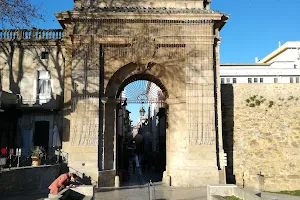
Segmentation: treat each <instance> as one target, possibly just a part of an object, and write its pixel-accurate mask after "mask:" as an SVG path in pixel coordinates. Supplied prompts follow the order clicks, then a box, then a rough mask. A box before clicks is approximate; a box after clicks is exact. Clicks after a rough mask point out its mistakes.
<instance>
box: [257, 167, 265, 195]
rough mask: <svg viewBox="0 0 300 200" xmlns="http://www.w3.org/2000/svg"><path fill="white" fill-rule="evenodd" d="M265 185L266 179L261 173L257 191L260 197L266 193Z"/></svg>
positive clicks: (258, 177) (258, 175) (258, 178)
mask: <svg viewBox="0 0 300 200" xmlns="http://www.w3.org/2000/svg"><path fill="white" fill-rule="evenodd" d="M264 184H265V177H264V175H262V174H261V172H259V174H257V181H256V188H255V189H256V190H257V192H258V196H259V197H261V192H263V191H264Z"/></svg>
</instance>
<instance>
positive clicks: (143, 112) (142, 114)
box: [140, 107, 146, 117]
mask: <svg viewBox="0 0 300 200" xmlns="http://www.w3.org/2000/svg"><path fill="white" fill-rule="evenodd" d="M145 112H146V111H145V109H144V108H143V107H141V109H140V116H141V117H143V116H144V115H145Z"/></svg>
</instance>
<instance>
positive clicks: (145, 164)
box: [116, 74, 168, 185]
mask: <svg viewBox="0 0 300 200" xmlns="http://www.w3.org/2000/svg"><path fill="white" fill-rule="evenodd" d="M116 98H117V99H118V101H119V102H118V104H117V109H116V136H117V137H116V144H117V148H116V149H117V153H116V157H117V158H116V161H117V163H116V170H117V173H118V175H119V177H120V182H121V184H122V185H141V184H144V183H146V182H148V181H149V180H152V181H154V182H159V181H162V175H163V172H164V171H165V170H166V128H167V123H166V122H167V121H166V118H167V115H166V108H167V105H166V102H165V100H166V98H168V92H167V90H166V88H165V86H164V85H163V84H162V83H161V82H160V81H159V80H158V79H157V78H155V77H153V76H152V75H149V74H137V75H133V76H131V77H129V78H127V79H125V80H124V81H123V82H122V84H121V85H120V87H119V90H118V92H117V96H116Z"/></svg>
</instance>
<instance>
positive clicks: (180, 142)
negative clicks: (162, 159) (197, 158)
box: [163, 97, 189, 186]
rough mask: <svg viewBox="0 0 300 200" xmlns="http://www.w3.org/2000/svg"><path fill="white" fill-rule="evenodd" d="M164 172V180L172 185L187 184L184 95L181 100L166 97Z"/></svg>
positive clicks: (186, 136)
mask: <svg viewBox="0 0 300 200" xmlns="http://www.w3.org/2000/svg"><path fill="white" fill-rule="evenodd" d="M166 103H167V105H168V110H167V130H166V172H165V173H164V177H163V179H164V182H165V183H166V184H167V185H169V186H170V185H172V186H188V182H187V181H188V179H189V178H188V174H189V172H188V171H187V169H186V161H187V158H188V135H187V131H186V130H187V126H186V112H185V105H186V104H185V97H182V98H181V100H174V99H171V98H170V99H167V101H166Z"/></svg>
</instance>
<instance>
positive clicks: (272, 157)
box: [222, 84, 300, 191]
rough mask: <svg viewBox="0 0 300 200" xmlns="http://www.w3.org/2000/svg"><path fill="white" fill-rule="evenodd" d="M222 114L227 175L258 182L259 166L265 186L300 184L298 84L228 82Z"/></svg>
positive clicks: (281, 187) (295, 186)
mask: <svg viewBox="0 0 300 200" xmlns="http://www.w3.org/2000/svg"><path fill="white" fill-rule="evenodd" d="M222 114H223V138H224V140H223V141H224V149H225V152H228V153H229V154H228V159H229V162H228V165H229V166H228V168H227V170H229V173H228V172H227V178H228V176H229V177H231V178H234V175H235V179H236V183H237V185H239V186H242V185H244V186H245V187H248V188H255V187H256V186H257V180H258V179H257V174H259V173H260V172H261V174H262V175H264V178H265V180H264V189H265V190H266V191H282V190H296V189H299V187H300V180H299V178H300V175H299V174H300V165H299V164H298V162H299V159H300V153H299V146H300V125H299V116H300V87H299V85H298V84H237V85H224V86H222ZM231 152H233V153H231ZM232 168H233V171H232V174H230V169H232ZM227 180H228V179H227Z"/></svg>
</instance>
